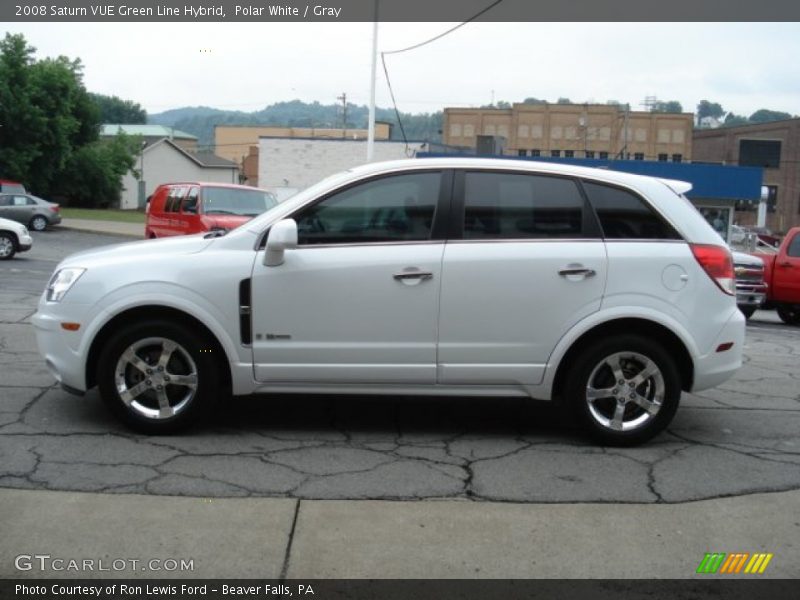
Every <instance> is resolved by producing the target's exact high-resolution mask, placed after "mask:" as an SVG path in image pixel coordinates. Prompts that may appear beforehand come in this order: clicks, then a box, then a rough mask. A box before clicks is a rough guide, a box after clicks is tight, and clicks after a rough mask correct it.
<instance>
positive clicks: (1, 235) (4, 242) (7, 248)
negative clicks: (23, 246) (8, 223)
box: [0, 231, 17, 260]
mask: <svg viewBox="0 0 800 600" xmlns="http://www.w3.org/2000/svg"><path fill="white" fill-rule="evenodd" d="M16 253H17V238H16V237H14V235H12V234H10V233H6V232H5V231H0V260H10V259H12V258H14V255H15V254H16Z"/></svg>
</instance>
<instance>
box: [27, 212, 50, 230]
mask: <svg viewBox="0 0 800 600" xmlns="http://www.w3.org/2000/svg"><path fill="white" fill-rule="evenodd" d="M47 225H48V223H47V219H46V218H44V217H43V216H42V215H36V216H35V217H33V218H32V219H31V222H30V228H31V229H33V230H34V231H44V230H45V229H47Z"/></svg>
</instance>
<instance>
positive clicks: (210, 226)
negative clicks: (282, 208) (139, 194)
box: [144, 182, 278, 238]
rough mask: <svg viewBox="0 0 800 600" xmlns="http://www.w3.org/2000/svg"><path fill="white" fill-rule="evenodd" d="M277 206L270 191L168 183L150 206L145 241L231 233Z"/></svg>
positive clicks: (158, 189)
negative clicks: (178, 236)
mask: <svg viewBox="0 0 800 600" xmlns="http://www.w3.org/2000/svg"><path fill="white" fill-rule="evenodd" d="M277 203H278V201H277V199H276V198H275V196H274V195H273V194H272V193H271V192H268V191H267V190H262V189H259V188H254V187H250V186H246V185H234V184H231V183H199V182H195V183H165V184H162V185H160V186H158V188H156V191H155V192H153V195H152V196H151V197H150V200H149V202H148V203H147V208H146V211H147V220H146V222H145V227H144V236H145V237H146V238H157V237H165V236H169V235H187V234H190V233H203V232H205V231H213V230H229V229H233V228H235V227H238V226H239V225H241V224H242V223H245V222H247V221H249V220H250V219H252V218H253V217H255V216H257V215H260V214H261V213H263V212H264V211H266V210H269V209H270V208H272V207H273V206H275V205H276V204H277Z"/></svg>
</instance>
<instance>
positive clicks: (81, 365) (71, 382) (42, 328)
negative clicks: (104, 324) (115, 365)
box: [31, 300, 86, 392]
mask: <svg viewBox="0 0 800 600" xmlns="http://www.w3.org/2000/svg"><path fill="white" fill-rule="evenodd" d="M85 311H86V306H84V305H81V304H78V305H74V304H73V305H69V304H50V303H47V302H45V301H44V300H42V301H40V302H39V308H38V310H37V311H36V314H34V315H33V317H31V323H32V324H33V330H34V333H35V334H36V344H37V346H38V347H39V353H40V354H41V355H42V356H43V357H44V360H45V364H46V365H47V369H48V370H49V371H50V374H51V375H52V376H53V377H54V378H55V379H56V381H57V382H58V383H60V384H61V385H62V386H64V387H67V388H70V390H71V391H74V392H84V391H86V363H85V356H83V354H82V353H81V351H80V348H81V338H82V336H83V333H84V332H83V331H81V330H82V329H84V327H85V325H86V321H85V318H84V317H85V315H86V312H85ZM65 321H69V322H74V323H82V324H83V325H84V327H81V330H78V331H67V330H65V329H63V328H62V327H61V323H62V322H65Z"/></svg>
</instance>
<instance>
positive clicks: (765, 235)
mask: <svg viewBox="0 0 800 600" xmlns="http://www.w3.org/2000/svg"><path fill="white" fill-rule="evenodd" d="M748 231H749V232H750V233H754V234H756V238H757V240H758V241H760V242H761V243H762V244H764V245H766V246H771V247H772V248H777V247H778V246H780V245H781V238H780V236H777V235H775V234H774V233H773V232H772V231H771V230H769V229H767V228H766V227H751V228H750V229H749V230H748Z"/></svg>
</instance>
